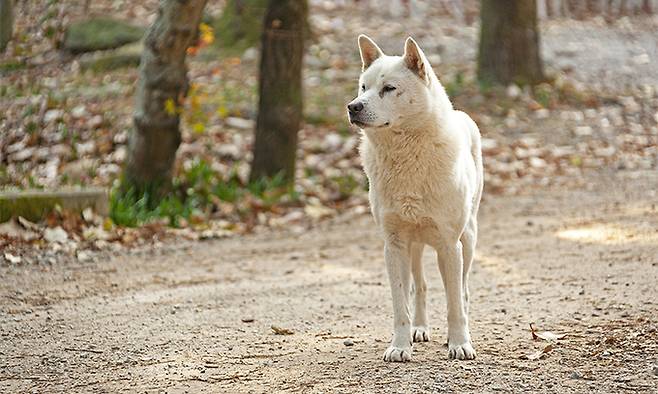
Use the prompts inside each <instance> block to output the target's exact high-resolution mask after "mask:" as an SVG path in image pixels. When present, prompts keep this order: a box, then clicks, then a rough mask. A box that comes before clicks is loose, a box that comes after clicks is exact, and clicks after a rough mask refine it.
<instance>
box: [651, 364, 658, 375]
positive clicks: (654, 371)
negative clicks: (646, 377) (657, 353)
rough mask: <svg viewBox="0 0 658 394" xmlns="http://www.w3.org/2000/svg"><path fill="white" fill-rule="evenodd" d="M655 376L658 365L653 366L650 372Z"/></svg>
mask: <svg viewBox="0 0 658 394" xmlns="http://www.w3.org/2000/svg"><path fill="white" fill-rule="evenodd" d="M651 371H652V372H653V374H654V375H655V376H658V365H654V366H653V369H652V370H651Z"/></svg>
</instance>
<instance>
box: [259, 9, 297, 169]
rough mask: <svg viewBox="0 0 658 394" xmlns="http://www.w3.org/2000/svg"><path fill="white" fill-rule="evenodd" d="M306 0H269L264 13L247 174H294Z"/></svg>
mask: <svg viewBox="0 0 658 394" xmlns="http://www.w3.org/2000/svg"><path fill="white" fill-rule="evenodd" d="M306 15H307V3H306V0H270V2H269V4H268V7H267V11H266V13H265V23H264V30H263V37H262V49H261V51H262V52H261V61H260V77H259V78H260V81H259V83H260V86H259V95H260V100H259V103H258V119H257V122H256V138H255V141H254V159H253V162H252V165H251V175H250V178H251V180H258V179H260V178H263V177H273V176H276V175H278V174H281V175H283V176H284V178H285V179H286V180H287V181H292V180H293V179H294V177H295V154H296V151H297V132H298V131H299V127H300V123H301V120H302V115H303V108H302V59H303V55H304V36H305V32H306Z"/></svg>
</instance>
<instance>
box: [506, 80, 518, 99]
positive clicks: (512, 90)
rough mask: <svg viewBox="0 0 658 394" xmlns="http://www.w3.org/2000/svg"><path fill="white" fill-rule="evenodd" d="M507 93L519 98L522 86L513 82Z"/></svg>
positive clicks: (512, 97)
mask: <svg viewBox="0 0 658 394" xmlns="http://www.w3.org/2000/svg"><path fill="white" fill-rule="evenodd" d="M506 93H507V97H509V98H511V99H517V98H519V96H520V95H521V88H520V87H518V86H516V84H511V85H509V86H508V87H507V90H506Z"/></svg>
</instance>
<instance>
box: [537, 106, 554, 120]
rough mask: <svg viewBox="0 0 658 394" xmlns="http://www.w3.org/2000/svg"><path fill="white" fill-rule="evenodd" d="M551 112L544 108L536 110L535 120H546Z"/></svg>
mask: <svg viewBox="0 0 658 394" xmlns="http://www.w3.org/2000/svg"><path fill="white" fill-rule="evenodd" d="M550 114H551V112H550V111H549V110H547V109H546V108H542V109H538V110H536V111H535V118H537V119H547V118H548V117H549V115H550Z"/></svg>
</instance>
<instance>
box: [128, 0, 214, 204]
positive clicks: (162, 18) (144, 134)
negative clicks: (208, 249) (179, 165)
mask: <svg viewBox="0 0 658 394" xmlns="http://www.w3.org/2000/svg"><path fill="white" fill-rule="evenodd" d="M205 4H206V0H164V1H162V2H161V3H160V8H159V10H158V17H157V19H156V20H155V22H154V23H153V25H152V26H151V27H150V29H149V31H148V33H147V35H146V39H145V42H144V52H143V53H142V60H141V64H140V70H139V82H138V84H137V94H136V102H135V113H134V118H133V120H134V123H135V130H134V132H133V133H132V134H131V136H130V144H129V149H128V158H127V162H126V168H125V173H124V182H125V186H126V187H133V188H135V190H136V191H138V192H140V193H142V192H144V191H147V190H153V189H158V188H159V187H161V186H164V185H167V184H168V183H169V182H170V179H171V175H172V174H171V173H172V169H173V164H174V160H175V158H176V150H177V149H178V145H179V144H180V140H181V136H180V130H179V123H180V117H179V112H178V109H179V108H180V106H181V105H182V101H183V99H184V97H185V94H186V92H187V88H188V81H187V67H186V65H185V55H186V51H187V48H188V47H189V46H190V45H191V44H192V42H193V40H194V38H195V37H196V34H197V29H198V26H199V22H200V21H201V14H202V12H203V7H204V6H205Z"/></svg>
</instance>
